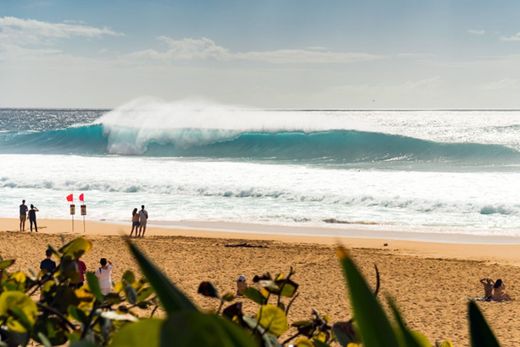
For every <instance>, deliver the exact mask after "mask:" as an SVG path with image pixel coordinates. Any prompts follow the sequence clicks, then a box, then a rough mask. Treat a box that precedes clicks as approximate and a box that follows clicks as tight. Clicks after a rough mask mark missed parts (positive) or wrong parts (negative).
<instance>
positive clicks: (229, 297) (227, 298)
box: [222, 292, 235, 302]
mask: <svg viewBox="0 0 520 347" xmlns="http://www.w3.org/2000/svg"><path fill="white" fill-rule="evenodd" d="M222 300H224V301H227V302H231V301H233V300H235V295H234V294H233V293H229V292H228V293H226V294H224V295H222Z"/></svg>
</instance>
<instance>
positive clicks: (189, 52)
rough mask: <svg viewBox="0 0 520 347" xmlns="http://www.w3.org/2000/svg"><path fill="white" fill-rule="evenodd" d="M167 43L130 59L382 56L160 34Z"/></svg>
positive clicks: (284, 60) (316, 60)
mask: <svg viewBox="0 0 520 347" xmlns="http://www.w3.org/2000/svg"><path fill="white" fill-rule="evenodd" d="M158 39H159V40H160V41H161V42H163V43H164V44H165V45H166V49H165V50H162V51H158V50H154V49H147V50H142V51H138V52H134V53H131V54H130V55H129V57H130V58H137V59H144V60H164V61H174V60H181V61H182V60H217V61H250V62H264V63H272V64H291V63H296V64H305V63H307V64H320V63H352V62H358V61H369V60H375V59H380V58H382V56H379V55H375V54H369V53H358V52H333V51H326V50H323V49H321V48H322V47H320V49H319V50H318V49H316V47H313V48H312V49H311V48H307V49H280V50H272V51H249V52H233V51H230V50H229V49H227V48H225V47H222V46H219V45H217V44H216V43H215V42H214V41H213V40H211V39H208V38H205V37H203V38H199V39H195V38H184V39H180V40H176V39H173V38H170V37H166V36H161V37H159V38H158Z"/></svg>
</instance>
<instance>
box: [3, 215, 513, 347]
mask: <svg viewBox="0 0 520 347" xmlns="http://www.w3.org/2000/svg"><path fill="white" fill-rule="evenodd" d="M39 222H40V225H41V227H42V228H41V230H40V232H39V233H38V234H36V233H33V234H29V233H27V232H25V233H19V232H17V231H15V230H17V226H18V224H17V220H15V219H0V255H1V256H2V257H4V258H12V257H14V258H16V259H17V263H16V264H15V265H14V267H15V269H20V270H27V269H29V268H33V269H36V268H37V267H38V264H39V261H40V260H41V259H42V258H43V256H42V255H43V252H44V250H45V248H46V245H47V244H51V245H54V246H56V247H58V246H60V245H61V244H62V242H64V241H68V240H70V239H72V238H74V237H75V236H76V235H77V234H82V233H81V232H77V233H76V235H74V234H72V233H70V232H67V231H69V230H70V221H64V220H52V221H50V220H41V221H39ZM79 226H80V224H79V223H78V224H76V227H77V228H79ZM43 227H45V228H43ZM127 229H128V227H127V226H122V225H117V224H108V223H95V222H89V223H88V225H87V235H86V236H87V237H88V238H89V239H91V240H92V241H93V243H94V249H93V250H92V251H91V252H90V253H89V254H87V255H86V256H85V259H84V260H85V262H86V264H87V266H88V268H89V270H94V269H95V268H96V266H97V261H98V259H99V258H101V257H107V258H109V259H110V260H112V262H113V263H114V266H115V267H114V277H115V278H118V277H119V276H121V274H122V272H123V271H124V270H125V269H128V268H129V269H134V270H136V269H137V267H136V265H135V263H134V261H133V259H132V257H131V256H130V254H129V252H128V250H127V248H126V246H125V244H124V242H123V241H122V239H121V237H120V236H119V234H120V233H121V232H123V231H126V232H127V231H128V230H127ZM337 241H338V240H337V239H333V238H320V237H298V236H280V235H255V234H240V233H224V232H211V231H203V230H198V231H197V230H179V229H164V228H150V229H149V231H148V233H147V237H146V238H145V239H139V240H137V241H136V243H137V244H138V245H139V247H141V248H142V249H143V250H144V251H145V252H146V253H148V254H149V255H150V256H151V257H152V258H153V259H154V260H155V261H156V263H157V264H158V265H159V266H160V267H161V268H162V269H164V271H165V272H166V273H167V274H168V275H169V276H170V278H171V279H172V280H173V281H175V283H177V284H178V285H179V286H180V287H181V288H182V289H183V290H184V291H185V292H186V293H187V294H188V295H189V296H190V297H192V298H193V299H194V300H195V301H196V302H197V303H198V304H199V306H200V307H202V308H204V309H208V310H209V309H213V308H215V307H216V303H214V302H212V301H210V300H207V299H203V298H201V297H200V296H199V295H197V294H196V291H197V286H198V284H199V282H200V281H203V280H209V281H212V282H213V283H214V284H215V285H216V286H217V287H218V288H219V289H220V290H221V291H222V292H225V291H234V288H235V279H236V278H237V276H238V275H240V274H245V275H246V276H247V277H248V278H249V279H250V278H251V277H252V276H253V275H254V274H261V273H263V272H266V271H270V272H271V273H276V272H287V270H288V269H289V267H290V266H292V267H294V268H295V269H296V271H297V273H296V275H295V276H294V279H295V280H296V281H297V282H298V283H299V284H300V296H299V297H298V299H296V301H295V303H294V305H293V308H292V310H291V314H290V319H291V320H293V321H294V320H299V319H304V318H306V317H309V316H310V309H311V308H316V309H317V310H318V311H320V312H321V313H323V314H327V315H328V316H329V317H330V318H331V319H332V320H333V321H337V320H346V319H349V318H350V317H351V310H350V305H349V303H348V299H347V292H346V289H345V285H344V280H343V278H342V274H341V270H340V268H339V266H338V262H337V260H336V258H335V252H334V243H336V242H337ZM242 242H247V243H248V244H250V245H257V246H265V247H259V248H256V247H252V248H242V247H236V248H235V247H226V245H229V244H238V243H242ZM340 242H341V243H343V244H344V245H346V246H347V247H350V248H351V249H353V254H354V257H355V259H356V260H357V262H358V264H359V265H360V267H361V268H362V269H363V271H364V272H365V273H366V275H367V277H368V278H369V280H370V281H371V282H372V283H373V280H374V276H373V275H374V271H373V264H377V265H378V267H379V269H380V272H381V280H382V290H381V292H382V294H383V295H390V296H392V297H394V298H395V299H396V301H397V303H398V306H399V307H400V308H401V310H402V311H403V314H404V316H405V318H406V319H407V321H408V322H409V324H410V326H411V327H412V328H415V329H418V330H420V331H422V332H424V333H425V334H426V335H427V336H428V337H429V338H430V339H431V341H432V342H433V341H435V340H436V339H441V338H448V339H451V340H452V341H453V342H454V343H455V345H456V346H467V345H468V344H469V341H468V326H467V320H466V315H467V312H466V307H467V301H468V297H477V296H481V295H482V294H483V290H482V286H481V285H480V284H479V281H478V280H479V278H481V277H491V278H494V279H496V278H502V279H503V280H504V281H505V283H506V286H507V292H508V293H509V294H511V296H512V297H513V298H517V299H518V300H515V301H512V302H506V303H496V302H489V303H488V302H481V303H479V305H480V307H481V308H482V310H483V312H484V314H485V316H486V317H487V319H488V321H489V322H490V323H491V325H492V327H493V328H494V330H495V332H496V334H497V335H498V338H499V340H500V341H501V342H502V345H504V346H520V319H517V316H516V312H518V311H519V309H520V284H519V283H520V268H519V267H518V265H519V264H520V245H516V244H508V245H486V244H444V243H430V242H414V241H394V240H381V239H359V238H356V239H353V238H351V239H349V238H342V239H341V240H340ZM385 243H387V244H388V245H387V246H384V244H385Z"/></svg>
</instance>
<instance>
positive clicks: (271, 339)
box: [242, 316, 282, 347]
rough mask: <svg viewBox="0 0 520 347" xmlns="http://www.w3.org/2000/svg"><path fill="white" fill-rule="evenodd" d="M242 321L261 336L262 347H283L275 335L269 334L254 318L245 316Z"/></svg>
mask: <svg viewBox="0 0 520 347" xmlns="http://www.w3.org/2000/svg"><path fill="white" fill-rule="evenodd" d="M242 320H243V322H244V323H246V325H247V326H248V327H249V329H251V330H252V331H254V332H255V333H257V334H259V335H260V336H261V337H262V346H263V347H282V345H281V344H280V343H279V342H278V339H277V338H276V336H274V335H273V334H270V333H268V332H267V331H266V330H265V329H264V328H262V326H261V325H260V324H258V321H257V320H256V319H254V318H253V317H248V316H243V317H242Z"/></svg>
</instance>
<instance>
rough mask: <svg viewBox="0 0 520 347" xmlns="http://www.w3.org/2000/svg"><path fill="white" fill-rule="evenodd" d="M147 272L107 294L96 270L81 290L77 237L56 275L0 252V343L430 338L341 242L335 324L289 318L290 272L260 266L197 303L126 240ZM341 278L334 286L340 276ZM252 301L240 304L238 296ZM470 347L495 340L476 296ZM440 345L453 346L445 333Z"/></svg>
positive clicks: (415, 343)
mask: <svg viewBox="0 0 520 347" xmlns="http://www.w3.org/2000/svg"><path fill="white" fill-rule="evenodd" d="M127 244H128V247H129V249H130V252H131V253H132V255H133V256H134V258H135V260H136V261H137V263H138V265H139V268H140V270H141V273H142V274H143V276H144V277H143V278H140V279H138V277H137V276H136V274H135V273H133V272H132V271H129V270H127V271H125V272H124V274H123V276H122V277H121V279H120V280H119V281H118V282H117V283H116V285H115V286H114V290H113V292H112V293H109V294H108V295H103V294H102V293H101V289H100V286H99V283H98V280H97V278H96V276H95V275H94V274H92V273H87V275H86V283H85V284H84V285H83V286H81V287H79V288H77V286H76V285H75V283H77V279H78V276H79V273H78V269H77V267H76V266H75V262H76V261H77V260H78V259H79V258H80V257H81V256H82V255H83V254H85V253H86V252H88V251H89V250H90V249H91V248H92V243H91V242H90V241H88V240H87V239H85V238H82V237H80V238H77V239H75V240H72V241H71V242H69V243H67V244H65V245H64V246H63V247H61V248H60V249H58V250H56V249H54V248H53V247H51V246H49V247H50V249H51V250H52V252H53V253H54V255H55V256H56V257H57V258H59V260H60V261H59V264H58V266H57V268H56V270H55V271H54V272H52V273H39V274H34V273H23V272H19V271H16V272H11V271H9V269H10V268H11V267H12V265H13V264H14V263H15V260H14V259H5V260H4V259H0V346H2V347H3V346H6V347H11V346H26V345H28V344H35V343H36V344H40V345H43V346H46V347H47V346H55V345H64V344H67V345H69V346H72V347H95V346H111V347H123V346H124V347H134V346H136V347H137V346H143V345H146V346H171V345H172V346H173V345H174V346H215V347H216V346H229V347H231V346H238V347H249V346H265V347H279V346H295V347H324V346H338V345H339V346H344V347H356V346H366V347H379V346H381V347H382V346H385V347H389V346H390V347H392V346H395V347H425V346H432V345H433V344H432V343H431V342H430V341H429V340H428V339H427V337H426V336H425V335H423V334H421V333H420V332H418V331H415V330H413V329H411V328H410V327H409V326H408V325H407V323H406V321H405V319H404V318H403V316H402V314H401V313H400V311H399V309H398V307H397V304H396V303H395V301H394V300H393V299H392V298H391V297H387V298H386V302H387V303H388V306H389V309H388V310H385V309H384V308H383V305H382V304H381V300H380V298H379V296H378V294H379V288H380V284H381V283H380V282H381V281H380V277H379V271H378V269H377V267H375V273H376V285H375V289H372V288H371V287H370V285H369V284H368V282H367V281H366V279H365V277H364V276H363V275H362V274H361V272H360V270H359V269H358V268H357V265H356V264H355V262H354V260H353V259H352V257H351V256H350V253H349V251H348V250H347V249H345V248H343V247H341V246H340V247H338V248H337V255H338V259H339V262H340V264H341V268H342V270H343V273H344V277H345V280H346V288H347V293H348V296H349V298H350V302H351V306H352V310H353V312H352V313H351V314H349V313H347V312H346V313H345V316H346V317H349V316H350V318H349V319H347V320H344V321H338V322H331V321H330V319H329V318H328V317H327V316H326V315H324V314H322V313H320V312H318V311H317V310H316V309H312V310H311V314H310V317H309V318H308V319H306V320H300V321H293V322H291V320H290V318H289V317H290V310H291V306H292V304H293V303H294V301H295V300H296V299H297V298H298V297H299V291H298V289H299V284H298V283H297V282H296V281H295V280H294V277H295V276H294V275H295V271H294V269H293V268H290V269H289V271H288V272H287V273H286V274H283V273H279V274H276V275H271V274H270V273H264V274H261V275H256V276H254V278H253V285H252V286H250V287H248V288H247V289H245V290H244V291H243V293H236V294H234V293H229V292H226V293H224V294H221V293H220V292H219V290H218V288H217V287H215V286H214V285H213V284H212V283H211V282H207V281H204V282H201V283H200V285H199V288H198V293H199V294H200V295H203V296H205V297H208V298H211V299H213V300H215V309H214V310H209V311H208V310H202V309H201V308H200V307H198V306H197V305H196V304H195V303H194V302H193V300H191V299H190V298H189V297H188V296H187V295H185V294H184V293H183V291H182V290H181V289H180V288H178V287H177V286H176V285H175V284H174V283H173V282H172V281H171V280H170V279H169V278H168V277H167V276H166V275H165V274H164V272H162V271H161V270H160V269H159V268H158V267H157V266H156V265H155V264H154V263H153V262H152V261H151V260H150V259H149V258H148V257H147V256H146V254H144V253H143V252H142V251H141V250H140V249H139V248H138V247H137V246H136V245H135V244H134V243H132V242H131V241H130V240H127ZM338 285H340V284H338ZM246 300H247V301H249V302H250V303H251V304H253V306H255V307H256V314H251V313H248V312H245V310H244V309H243V306H244V302H245V301H246ZM468 320H469V328H470V339H471V345H472V346H473V347H481V346H499V344H498V341H497V339H496V337H495V336H494V334H493V332H492V330H491V328H490V327H489V325H488V324H487V322H486V320H485V318H484V316H483V315H482V313H481V311H480V310H479V308H478V306H477V304H476V303H475V302H472V301H470V302H469V303H468ZM435 346H437V347H450V346H451V347H452V346H453V345H452V343H451V342H450V341H448V340H445V341H436V342H435Z"/></svg>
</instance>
